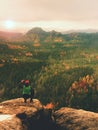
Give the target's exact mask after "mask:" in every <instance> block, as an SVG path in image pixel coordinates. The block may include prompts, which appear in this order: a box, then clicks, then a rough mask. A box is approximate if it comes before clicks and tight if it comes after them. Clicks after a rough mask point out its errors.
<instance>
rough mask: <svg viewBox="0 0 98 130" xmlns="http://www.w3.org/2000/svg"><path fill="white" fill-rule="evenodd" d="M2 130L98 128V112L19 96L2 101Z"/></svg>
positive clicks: (93, 129) (97, 129)
mask: <svg viewBox="0 0 98 130" xmlns="http://www.w3.org/2000/svg"><path fill="white" fill-rule="evenodd" d="M0 130H98V113H94V112H90V111H85V110H82V109H73V108H67V107H63V108H61V109H59V110H56V109H54V108H49V105H48V107H47V105H46V106H44V105H43V104H42V103H41V102H40V101H39V100H38V99H33V102H32V103H30V102H29V100H28V102H27V103H24V102H23V99H22V98H17V99H12V100H8V101H5V102H2V103H0Z"/></svg>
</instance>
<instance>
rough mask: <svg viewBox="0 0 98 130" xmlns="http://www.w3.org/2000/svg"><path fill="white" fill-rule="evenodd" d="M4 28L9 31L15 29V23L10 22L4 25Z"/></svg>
mask: <svg viewBox="0 0 98 130" xmlns="http://www.w3.org/2000/svg"><path fill="white" fill-rule="evenodd" d="M4 26H5V28H7V29H13V28H14V27H15V22H13V21H11V20H8V21H6V22H5V23H4Z"/></svg>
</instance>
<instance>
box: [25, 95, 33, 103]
mask: <svg viewBox="0 0 98 130" xmlns="http://www.w3.org/2000/svg"><path fill="white" fill-rule="evenodd" d="M23 98H24V102H25V103H26V101H27V99H29V98H30V102H32V99H33V98H34V96H33V95H29V94H23Z"/></svg>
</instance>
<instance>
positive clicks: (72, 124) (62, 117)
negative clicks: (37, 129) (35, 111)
mask: <svg viewBox="0 0 98 130" xmlns="http://www.w3.org/2000/svg"><path fill="white" fill-rule="evenodd" d="M54 116H55V121H56V124H58V125H59V126H60V129H61V130H98V114H97V113H94V112H90V111H84V110H82V109H79V110H77V109H72V108H61V109H59V110H58V111H56V112H55V113H54Z"/></svg>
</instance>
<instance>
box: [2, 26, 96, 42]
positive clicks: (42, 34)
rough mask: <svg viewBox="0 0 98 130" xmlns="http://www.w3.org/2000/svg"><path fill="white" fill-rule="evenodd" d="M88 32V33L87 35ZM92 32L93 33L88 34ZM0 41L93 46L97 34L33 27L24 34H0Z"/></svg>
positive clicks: (85, 31) (94, 31) (94, 32)
mask: <svg viewBox="0 0 98 130" xmlns="http://www.w3.org/2000/svg"><path fill="white" fill-rule="evenodd" d="M87 32H88V33H87ZM89 32H93V33H89ZM0 41H7V42H18V43H21V42H22V43H23V42H25V43H28V42H29V43H34V44H38V45H39V44H40V43H68V44H69V43H75V44H76V43H85V41H86V43H89V44H90V43H92V41H93V44H94V45H95V44H96V45H98V44H97V41H98V33H97V31H96V30H84V31H83V30H82V31H81V30H78V31H74V30H72V31H69V32H56V31H55V30H52V31H48V32H47V31H45V30H43V29H42V28H39V27H35V28H32V29H31V30H29V31H28V32H26V33H25V34H22V33H13V32H2V31H1V32H0Z"/></svg>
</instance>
